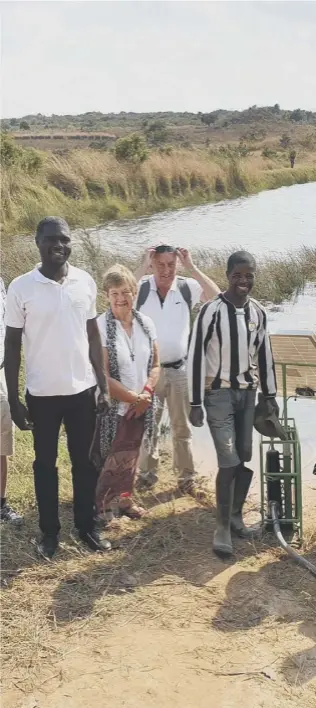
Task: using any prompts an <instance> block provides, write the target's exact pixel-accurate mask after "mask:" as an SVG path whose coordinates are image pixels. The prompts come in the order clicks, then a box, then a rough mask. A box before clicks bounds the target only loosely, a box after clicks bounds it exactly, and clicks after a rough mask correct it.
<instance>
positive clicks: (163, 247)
mask: <svg viewBox="0 0 316 708" xmlns="http://www.w3.org/2000/svg"><path fill="white" fill-rule="evenodd" d="M177 251H178V248H175V247H174V246H166V245H164V244H161V245H160V246H156V248H155V253H177Z"/></svg>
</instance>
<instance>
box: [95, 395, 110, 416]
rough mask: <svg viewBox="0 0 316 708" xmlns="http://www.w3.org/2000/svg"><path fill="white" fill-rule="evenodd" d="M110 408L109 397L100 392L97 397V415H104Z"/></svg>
mask: <svg viewBox="0 0 316 708" xmlns="http://www.w3.org/2000/svg"><path fill="white" fill-rule="evenodd" d="M110 408H111V401H110V398H109V395H108V394H107V393H105V392H103V391H101V392H100V393H99V395H98V400H97V413H103V414H104V415H106V413H107V412H108V411H109V409H110Z"/></svg>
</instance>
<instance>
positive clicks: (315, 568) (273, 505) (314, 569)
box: [270, 501, 316, 577]
mask: <svg viewBox="0 0 316 708" xmlns="http://www.w3.org/2000/svg"><path fill="white" fill-rule="evenodd" d="M278 507H279V505H278V502H275V501H273V502H270V509H271V517H272V523H273V531H274V533H275V536H276V537H277V539H278V541H279V544H280V546H282V548H284V550H285V551H286V552H287V554H288V555H289V556H291V558H293V560H295V561H296V562H297V563H299V565H301V566H302V567H303V568H306V569H307V570H309V572H310V573H312V575H315V577H316V565H313V563H310V562H309V561H308V560H306V558H304V557H303V556H300V555H299V553H296V551H294V548H292V547H291V546H289V544H288V543H286V541H285V539H284V538H283V536H282V533H281V529H280V522H279V513H278Z"/></svg>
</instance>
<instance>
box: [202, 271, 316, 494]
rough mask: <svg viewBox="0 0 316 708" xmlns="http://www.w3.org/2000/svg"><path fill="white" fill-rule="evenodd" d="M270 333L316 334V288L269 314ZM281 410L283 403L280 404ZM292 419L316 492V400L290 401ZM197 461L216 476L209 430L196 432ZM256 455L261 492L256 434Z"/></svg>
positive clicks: (256, 484) (305, 473) (304, 470)
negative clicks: (315, 471)
mask: <svg viewBox="0 0 316 708" xmlns="http://www.w3.org/2000/svg"><path fill="white" fill-rule="evenodd" d="M269 329H270V332H271V333H272V334H276V333H280V334H281V333H282V332H296V333H299V332H300V331H301V332H304V331H305V332H306V331H308V332H316V286H314V285H310V286H308V287H307V288H306V291H305V293H304V294H301V295H300V296H299V297H298V298H297V299H296V300H293V301H292V302H290V303H286V304H285V305H284V306H282V310H280V311H278V312H270V315H269ZM315 363H316V362H315ZM278 402H279V405H280V408H281V410H282V399H280V400H279V401H278ZM288 415H289V417H292V418H295V421H296V425H297V428H298V431H299V436H300V441H301V447H302V473H303V478H304V481H305V485H306V488H307V489H308V488H309V487H312V488H315V489H316V477H314V476H313V474H312V471H313V466H314V464H315V463H316V398H315V399H314V400H302V399H300V400H297V401H294V400H292V399H291V400H290V401H289V404H288ZM193 440H194V457H195V460H196V466H197V469H198V471H199V472H201V473H202V474H208V473H210V474H211V476H212V477H213V476H214V475H215V474H216V472H217V463H216V456H215V450H214V446H213V441H212V439H211V435H210V433H209V431H208V428H207V427H206V426H204V427H203V428H200V429H199V428H194V429H193ZM253 450H254V454H253V460H252V467H253V469H254V470H255V471H256V472H257V474H256V479H255V480H254V484H253V491H257V490H258V491H259V435H258V434H257V433H256V432H255V431H254V446H253Z"/></svg>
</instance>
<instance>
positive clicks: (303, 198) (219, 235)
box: [92, 183, 316, 496]
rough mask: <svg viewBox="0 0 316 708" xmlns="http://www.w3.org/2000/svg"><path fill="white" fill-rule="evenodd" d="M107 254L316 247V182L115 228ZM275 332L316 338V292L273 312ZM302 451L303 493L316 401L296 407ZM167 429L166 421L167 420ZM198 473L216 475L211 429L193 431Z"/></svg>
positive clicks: (314, 457)
mask: <svg viewBox="0 0 316 708" xmlns="http://www.w3.org/2000/svg"><path fill="white" fill-rule="evenodd" d="M92 233H94V234H96V235H97V236H98V237H99V239H100V241H101V243H102V246H103V247H104V248H105V249H106V250H115V252H116V253H117V252H121V253H122V254H123V253H124V254H126V251H127V250H128V253H129V255H131V256H132V255H135V256H136V255H139V254H140V253H141V251H142V250H143V249H144V248H146V246H148V245H151V244H155V243H158V242H159V241H164V240H167V242H168V243H170V244H173V245H175V246H178V245H182V246H185V247H187V248H190V249H197V248H206V247H211V248H223V247H227V248H232V249H233V248H234V247H240V246H241V247H243V248H245V249H248V250H250V251H252V252H253V253H254V254H257V255H260V254H263V253H267V252H270V253H274V252H275V253H280V252H285V251H291V250H295V249H297V248H299V247H300V246H302V245H304V246H315V245H316V183H309V184H304V185H294V186H292V187H283V188H281V189H278V190H275V191H267V192H261V193H260V194H257V195H255V196H252V197H246V198H242V199H235V200H233V201H223V202H220V203H218V204H208V205H203V206H199V207H193V208H191V207H190V208H186V209H180V210H179V211H168V212H164V213H160V214H156V215H154V216H150V217H143V218H140V219H135V220H125V221H121V222H114V223H112V224H110V225H107V226H106V227H100V228H98V229H94V230H93V231H92ZM269 325H270V331H271V333H277V332H285V331H286V332H289V331H296V332H297V331H301V332H303V331H310V332H316V287H315V286H314V285H313V284H310V285H309V286H307V287H306V289H305V291H304V293H301V294H300V295H299V296H298V297H296V298H293V300H292V301H291V302H289V303H286V304H285V305H284V306H282V307H281V308H279V309H278V311H271V312H269ZM289 415H290V416H293V417H295V419H296V423H297V426H298V429H299V434H300V439H301V444H302V468H303V477H304V483H305V484H304V488H305V490H307V492H308V489H309V488H310V487H312V488H316V477H314V476H313V475H312V469H313V466H314V464H315V462H316V397H315V399H314V400H298V401H290V403H289ZM166 422H167V419H166ZM193 439H194V451H195V460H196V467H197V469H198V471H199V472H200V473H201V474H205V475H207V476H209V475H210V476H211V477H213V476H214V475H215V474H216V468H217V465H216V457H215V451H214V447H213V443H212V440H211V436H210V434H209V431H208V429H207V427H206V426H204V427H203V428H201V429H194V431H193ZM252 464H253V467H254V469H255V470H256V475H255V479H254V483H253V492H255V494H256V496H257V495H258V488H259V475H258V472H259V436H257V434H256V433H255V436H254V456H253V463H252Z"/></svg>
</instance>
